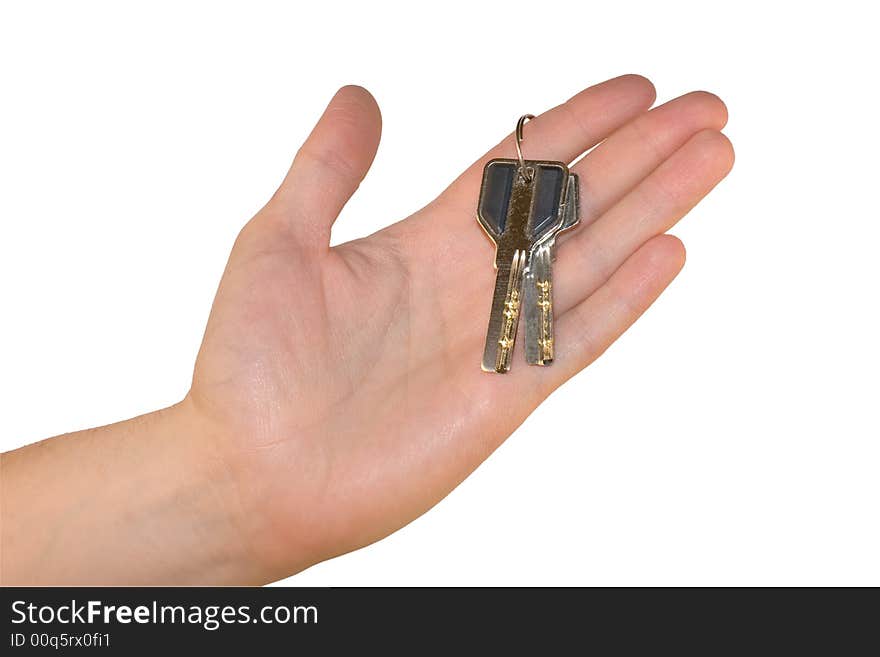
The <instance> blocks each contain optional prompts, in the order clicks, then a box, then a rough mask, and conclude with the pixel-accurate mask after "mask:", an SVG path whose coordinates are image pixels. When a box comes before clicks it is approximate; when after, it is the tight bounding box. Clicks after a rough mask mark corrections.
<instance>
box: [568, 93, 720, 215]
mask: <svg viewBox="0 0 880 657" xmlns="http://www.w3.org/2000/svg"><path fill="white" fill-rule="evenodd" d="M726 123H727V107H725V105H724V103H723V102H722V101H721V99H720V98H718V97H717V96H715V95H714V94H710V93H707V92H705V91H694V92H692V93H689V94H685V95H684V96H680V97H678V98H676V99H674V100H671V101H669V102H668V103H664V104H663V105H660V106H659V107H655V108H654V109H652V110H651V111H650V112H647V113H646V114H643V115H641V116H639V117H638V118H636V119H635V120H634V121H632V122H631V123H628V124H627V125H625V126H624V127H623V128H621V129H620V130H618V131H617V132H615V133H614V134H613V135H611V136H610V137H609V138H608V139H607V140H605V141H604V142H603V143H601V144H599V146H597V147H596V149H595V150H594V151H592V152H591V153H590V154H589V155H587V156H586V157H585V158H584V159H583V160H581V161H580V162H578V164H577V165H576V166H575V167H574V169H573V171H574V173H576V174H578V175H579V176H580V181H581V221H582V222H583V223H584V224H585V225H586V224H588V223H590V222H591V221H593V220H594V219H596V218H597V217H598V216H599V215H601V214H602V213H603V212H605V211H606V210H607V209H608V208H609V207H611V206H612V205H613V204H614V203H616V202H617V201H618V200H620V198H622V197H623V196H624V194H625V193H626V192H628V191H629V190H630V189H632V188H633V187H634V186H635V185H636V184H637V183H638V182H639V181H641V180H642V179H643V178H645V177H646V176H647V175H648V174H649V173H650V172H651V171H653V170H654V169H655V168H657V167H658V166H659V165H660V164H661V163H662V162H663V161H664V160H666V158H668V157H669V156H670V155H672V154H673V153H674V152H675V151H676V150H678V149H679V148H680V147H681V146H682V145H684V143H685V142H686V141H687V140H688V139H690V138H691V137H692V136H693V135H694V134H696V133H697V132H700V131H701V130H721V129H722V128H723V127H724V126H725V124H726Z"/></svg>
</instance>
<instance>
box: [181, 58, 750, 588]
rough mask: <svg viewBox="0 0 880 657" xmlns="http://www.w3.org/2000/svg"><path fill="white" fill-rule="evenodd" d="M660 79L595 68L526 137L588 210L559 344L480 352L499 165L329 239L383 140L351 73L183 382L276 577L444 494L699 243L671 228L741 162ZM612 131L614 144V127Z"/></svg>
mask: <svg viewBox="0 0 880 657" xmlns="http://www.w3.org/2000/svg"><path fill="white" fill-rule="evenodd" d="M653 101H654V90H653V87H652V85H651V83H650V82H648V81H647V80H646V79H644V78H642V77H639V76H633V75H629V76H623V77H620V78H616V79H613V80H610V81H607V82H604V83H602V84H600V85H597V86H595V87H591V88H589V89H587V90H585V91H583V92H581V93H579V94H578V95H577V96H575V97H574V98H572V99H570V100H569V101H567V102H566V103H564V104H562V105H560V106H558V107H556V108H554V109H552V110H550V111H548V112H546V113H544V114H542V115H541V116H539V117H538V118H536V119H534V120H533V121H531V122H530V123H529V124H528V126H527V127H526V131H525V140H526V141H525V143H526V144H527V148H528V152H529V153H530V154H531V155H533V156H535V157H540V158H542V159H555V160H562V161H566V162H570V161H572V160H574V159H575V158H577V157H578V156H579V155H581V154H582V153H583V152H584V151H586V150H588V149H590V148H591V147H593V146H595V145H596V144H600V145H599V146H598V147H597V148H595V149H594V150H592V151H591V152H590V153H589V154H588V155H587V156H586V157H585V158H583V159H582V160H581V161H580V162H579V163H578V164H577V165H576V166H575V167H574V169H573V171H574V172H575V173H578V174H579V175H580V179H581V198H582V224H583V225H582V227H581V228H579V229H578V230H577V231H575V232H574V233H573V234H572V235H571V236H570V237H568V238H567V239H564V240H563V242H564V244H563V246H562V247H561V248H560V249H559V260H558V262H557V263H556V265H555V274H554V275H555V278H556V280H557V281H558V284H557V286H556V289H557V292H556V298H555V308H556V315H557V321H556V332H557V347H556V351H557V354H556V362H555V363H554V364H553V365H552V366H551V367H546V368H540V367H529V366H527V365H526V364H525V362H524V361H522V359H521V358H520V359H517V360H516V361H515V362H514V366H513V368H512V369H511V371H510V373H508V374H506V375H496V374H487V373H485V372H483V371H481V369H480V359H481V354H482V347H483V340H484V338H485V329H486V321H487V319H488V312H489V303H490V300H491V295H492V286H493V282H494V271H493V268H492V266H491V262H492V259H493V253H494V250H493V249H494V247H493V246H492V244H491V243H490V242H489V240H488V239H487V238H486V237H485V235H484V234H483V233H482V231H481V230H480V228H479V226H478V225H477V223H476V221H475V220H474V210H475V205H476V199H477V195H478V192H479V185H480V177H481V172H482V167H483V164H484V163H485V161H486V159H487V158H490V157H499V156H504V157H511V156H512V155H513V140H512V139H511V138H510V137H508V138H505V139H504V140H503V141H502V142H501V143H500V144H499V145H498V146H497V147H496V148H494V149H493V150H491V151H490V152H489V153H488V154H486V156H484V158H481V159H480V160H479V161H478V162H476V163H475V164H474V165H473V166H472V167H471V168H469V169H468V170H467V171H466V172H465V173H464V174H462V176H461V177H460V178H459V179H458V180H456V181H455V182H454V183H453V184H452V185H451V186H450V187H449V188H448V189H447V190H446V191H445V192H443V194H441V195H440V196H439V197H438V198H437V199H436V200H434V201H433V202H432V203H431V204H429V205H428V206H426V207H425V208H424V209H422V210H420V211H419V212H417V213H415V214H414V215H412V216H411V217H408V218H406V219H404V220H403V221H400V222H398V223H394V224H392V225H390V226H389V227H388V228H386V229H384V230H381V231H379V232H378V233H376V234H374V235H371V236H370V237H368V238H365V239H362V240H356V241H353V242H349V243H347V244H343V245H341V246H338V247H334V248H330V246H329V238H330V229H331V225H332V223H333V221H334V219H335V218H336V216H337V215H338V214H339V211H340V210H341V208H342V206H343V205H344V204H345V202H346V201H347V200H348V198H349V197H350V196H351V194H352V193H353V192H354V191H355V189H356V188H357V186H358V184H359V182H360V181H361V179H362V178H363V177H364V175H365V174H366V172H367V169H368V168H369V166H370V163H371V162H372V159H373V156H374V155H375V151H376V148H377V146H378V141H379V133H380V123H381V121H380V117H379V110H378V107H377V106H376V104H375V101H374V100H373V99H372V97H371V96H370V95H369V94H368V93H367V92H366V91H365V90H363V89H361V88H359V87H345V88H343V89H341V90H340V91H339V92H338V93H337V95H336V96H335V97H334V98H333V100H332V101H331V102H330V105H329V106H328V108H327V110H326V112H325V113H324V115H323V116H322V118H321V120H320V121H319V123H318V125H317V126H316V127H315V129H314V131H313V132H312V134H311V136H310V137H309V139H308V140H307V141H306V143H305V144H304V145H303V147H302V149H301V150H300V152H299V153H298V154H297V157H296V159H295V161H294V163H293V165H292V166H291V169H290V172H289V173H288V175H287V177H286V179H285V181H284V183H283V184H282V186H281V187H280V189H279V190H278V192H277V193H276V194H275V196H274V197H273V198H272V199H271V200H270V202H269V203H268V204H267V205H266V207H264V208H263V209H262V210H261V211H260V212H259V213H258V214H257V216H256V217H254V218H253V219H252V220H251V221H250V222H249V223H248V224H247V226H246V227H245V228H244V229H243V230H242V232H241V234H240V236H239V238H238V240H237V241H236V244H235V247H234V249H233V251H232V254H231V256H230V259H229V264H228V265H227V268H226V272H225V273H224V276H223V280H222V282H221V285H220V288H219V291H218V293H217V298H216V300H215V302H214V307H213V310H212V312H211V317H210V320H209V322H208V327H207V330H206V334H205V339H204V342H203V345H202V349H201V351H200V353H199V357H198V361H197V363H196V369H195V375H194V379H193V386H192V390H191V392H190V395H189V398H188V399H189V401H190V402H192V406H193V407H194V408H196V409H198V412H199V413H200V414H201V415H203V416H204V417H205V418H207V419H208V421H209V422H210V423H211V424H212V426H214V427H215V428H216V430H215V432H214V433H213V435H214V441H215V442H214V447H215V448H216V452H215V455H216V457H217V458H219V459H221V460H222V461H223V463H224V465H225V467H228V468H229V470H230V471H231V472H233V473H234V475H235V478H236V481H237V491H238V495H237V499H236V500H235V505H236V506H237V507H238V509H239V511H240V522H241V524H242V529H243V532H244V534H246V535H247V536H248V540H249V541H250V544H251V547H252V550H253V554H254V556H255V558H256V559H257V560H259V561H260V562H261V563H262V564H263V566H264V569H265V572H266V579H272V578H274V577H279V576H282V575H286V574H289V573H291V572H293V571H296V570H299V569H301V568H303V567H306V566H308V565H310V564H312V563H314V562H316V561H319V560H321V559H325V558H328V557H330V556H333V555H335V554H340V553H342V552H345V551H348V550H351V549H354V548H357V547H360V546H362V545H365V544H367V543H369V542H372V541H374V540H377V539H378V538H381V537H382V536H385V535H387V534H389V533H390V532H392V531H394V530H395V529H397V528H399V527H401V526H403V525H404V524H406V523H407V522H409V521H410V520H412V519H413V518H415V517H417V516H418V515H420V514H421V513H423V512H424V511H426V510H427V509H428V508H430V507H431V506H432V505H433V504H435V503H436V502H437V501H439V500H440V499H441V498H443V497H444V496H445V495H446V494H447V493H448V492H449V491H450V490H452V488H454V487H455V486H456V485H457V484H458V483H459V482H460V481H462V479H464V478H465V477H466V476H467V475H468V474H469V473H470V472H471V471H472V470H473V469H474V468H475V467H476V466H477V465H478V464H479V463H480V462H482V461H483V460H484V459H485V458H486V457H487V456H488V455H489V454H490V453H491V452H492V451H493V450H494V449H495V448H496V447H497V446H498V445H499V444H500V443H501V442H502V441H503V440H504V439H505V438H506V437H507V436H509V435H510V433H511V432H512V431H513V430H514V429H515V428H516V427H517V426H518V425H519V424H520V423H521V422H522V421H523V420H524V419H525V418H526V416H527V415H528V414H529V413H530V412H531V411H532V410H533V409H534V408H535V407H536V406H537V405H538V404H539V403H540V402H541V401H542V400H543V399H544V398H545V397H546V396H547V395H548V394H549V393H550V392H552V391H553V390H554V389H555V388H556V387H558V386H559V385H560V384H561V383H563V382H564V381H565V380H566V379H568V378H569V377H571V376H572V375H574V374H575V373H577V372H578V371H580V370H581V369H582V368H584V367H585V366H587V365H588V364H589V363H590V362H592V361H593V360H594V359H595V358H597V357H598V356H599V355H600V354H601V353H602V352H603V351H604V350H605V349H606V348H607V347H608V345H610V344H611V343H612V342H613V341H614V340H615V339H616V338H617V337H618V336H619V335H620V334H621V333H622V332H623V331H624V330H625V329H626V328H627V327H628V326H629V325H630V324H631V323H632V322H633V321H634V320H635V319H636V318H637V317H638V316H639V315H640V314H641V313H642V312H643V311H644V310H645V309H646V308H647V307H648V306H649V305H650V304H651V303H652V302H653V301H654V299H655V298H656V297H657V296H658V295H659V294H660V293H661V292H662V290H663V289H664V288H665V286H666V285H667V284H668V283H669V282H670V281H671V280H672V279H673V278H674V277H675V275H676V274H677V273H678V271H679V270H680V269H681V267H682V265H683V263H684V248H683V246H682V244H681V243H680V242H679V241H678V239H676V238H675V237H671V236H668V235H664V233H665V232H666V231H667V230H668V229H669V228H670V227H671V226H673V225H674V224H675V222H676V221H678V219H680V218H681V217H682V216H683V215H684V214H685V213H686V212H687V211H688V210H689V209H690V208H691V207H693V205H694V204H695V203H697V202H698V201H699V200H700V199H701V198H702V197H703V196H704V195H705V194H706V193H708V191H709V190H710V189H711V188H712V187H713V186H714V185H715V184H716V183H718V181H719V180H721V179H722V178H723V177H724V176H725V175H726V174H727V172H728V171H729V169H730V167H731V166H732V163H733V152H732V149H731V146H730V144H729V142H728V141H727V139H726V138H725V137H724V136H723V135H722V134H721V133H720V132H718V131H719V130H720V129H721V128H722V127H723V126H724V124H725V122H726V109H725V107H724V105H723V103H722V102H721V101H720V100H718V99H717V98H716V97H715V96H713V95H711V94H708V93H705V92H695V93H691V94H688V95H685V96H682V97H680V98H678V99H676V100H673V101H671V102H669V103H667V104H665V105H662V106H660V107H658V108H655V109H653V110H651V111H650V112H649V111H647V110H648V109H649V107H650V106H651V104H652V103H653ZM600 142H601V143H600Z"/></svg>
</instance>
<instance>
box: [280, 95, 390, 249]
mask: <svg viewBox="0 0 880 657" xmlns="http://www.w3.org/2000/svg"><path fill="white" fill-rule="evenodd" d="M381 131H382V117H381V114H380V113H379V106H378V105H377V104H376V101H375V100H374V99H373V97H372V96H371V95H370V92H368V91H367V90H366V89H364V88H362V87H357V86H347V87H343V88H342V89H340V90H339V91H337V92H336V95H335V96H333V99H332V100H331V101H330V104H329V105H327V109H326V110H324V114H323V115H322V116H321V118H320V119H319V120H318V123H317V125H315V127H314V129H313V130H312V133H311V134H310V135H309V137H308V139H306V141H305V143H304V144H303V145H302V147H301V148H300V150H299V152H298V153H297V155H296V158H295V159H294V161H293V164H292V165H291V167H290V171H289V172H288V174H287V176H286V177H285V179H284V182H283V183H282V184H281V187H280V188H279V189H278V191H277V192H276V193H275V196H274V197H273V199H272V201H271V202H270V204H271V205H272V206H273V208H272V209H273V214H276V215H280V217H281V219H282V221H283V222H284V223H285V224H286V225H287V227H289V228H290V229H291V230H292V231H293V232H294V233H295V235H296V236H297V238H298V239H300V240H304V241H308V242H312V243H314V244H319V245H323V246H326V245H328V244H329V240H330V228H331V227H332V225H333V222H334V221H335V220H336V217H337V215H338V214H339V212H340V211H341V210H342V208H343V206H344V205H345V204H346V202H347V201H348V199H350V198H351V196H352V194H354V192H355V190H356V189H357V188H358V185H360V183H361V181H362V180H363V179H364V176H366V175H367V171H368V170H369V168H370V165H371V164H372V163H373V158H374V157H375V156H376V149H377V148H378V147H379V137H380V134H381Z"/></svg>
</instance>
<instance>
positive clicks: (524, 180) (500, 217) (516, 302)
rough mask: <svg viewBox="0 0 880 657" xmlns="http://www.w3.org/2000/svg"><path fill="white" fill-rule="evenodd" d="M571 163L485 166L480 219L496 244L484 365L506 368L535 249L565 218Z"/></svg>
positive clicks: (494, 163) (506, 162)
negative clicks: (527, 273)
mask: <svg viewBox="0 0 880 657" xmlns="http://www.w3.org/2000/svg"><path fill="white" fill-rule="evenodd" d="M568 180H569V172H568V167H567V166H566V165H565V164H563V163H562V162H551V161H545V160H524V161H520V160H514V159H495V160H491V161H489V162H488V163H487V164H486V167H485V169H484V170H483V184H482V187H481V188H480V200H479V204H478V209H477V219H478V220H479V222H480V225H481V226H482V227H483V229H484V230H485V231H486V233H487V234H488V235H489V237H490V238H491V239H492V241H493V242H494V243H495V269H496V275H495V291H494V293H493V295H492V308H491V311H490V314H489V328H488V330H487V332H486V344H485V347H484V349H483V362H482V367H483V369H484V370H485V371H487V372H501V373H503V372H507V371H508V370H509V369H510V361H511V357H512V355H513V347H514V343H515V341H516V332H517V326H518V324H519V313H520V309H521V307H522V303H523V279H524V277H525V273H526V271H527V269H528V266H529V260H530V258H531V256H532V254H533V253H535V250H536V248H539V247H540V246H541V245H542V244H544V243H546V242H547V241H548V240H550V239H552V237H553V236H555V234H556V233H557V232H558V231H559V230H560V228H561V227H562V224H563V221H564V219H565V216H564V213H563V212H562V210H563V208H564V205H563V202H564V199H565V192H566V190H567V189H568V185H569V183H568Z"/></svg>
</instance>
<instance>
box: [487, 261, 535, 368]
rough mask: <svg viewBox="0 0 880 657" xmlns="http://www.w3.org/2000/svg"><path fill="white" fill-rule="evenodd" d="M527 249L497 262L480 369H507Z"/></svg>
mask: <svg viewBox="0 0 880 657" xmlns="http://www.w3.org/2000/svg"><path fill="white" fill-rule="evenodd" d="M527 255H528V254H527V252H526V251H524V250H522V249H518V250H516V251H515V252H514V254H513V257H512V258H511V259H510V260H509V261H503V262H502V263H499V267H498V272H497V274H496V276H495V292H494V294H493V295H492V312H491V314H490V315H489V329H488V331H487V332H486V345H485V347H484V348H483V363H482V367H483V371H485V372H498V373H504V372H507V371H508V370H510V362H511V360H512V358H513V347H514V344H515V342H516V330H517V326H518V325H519V311H520V307H521V306H522V283H523V271H524V270H525V265H526V259H527Z"/></svg>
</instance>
